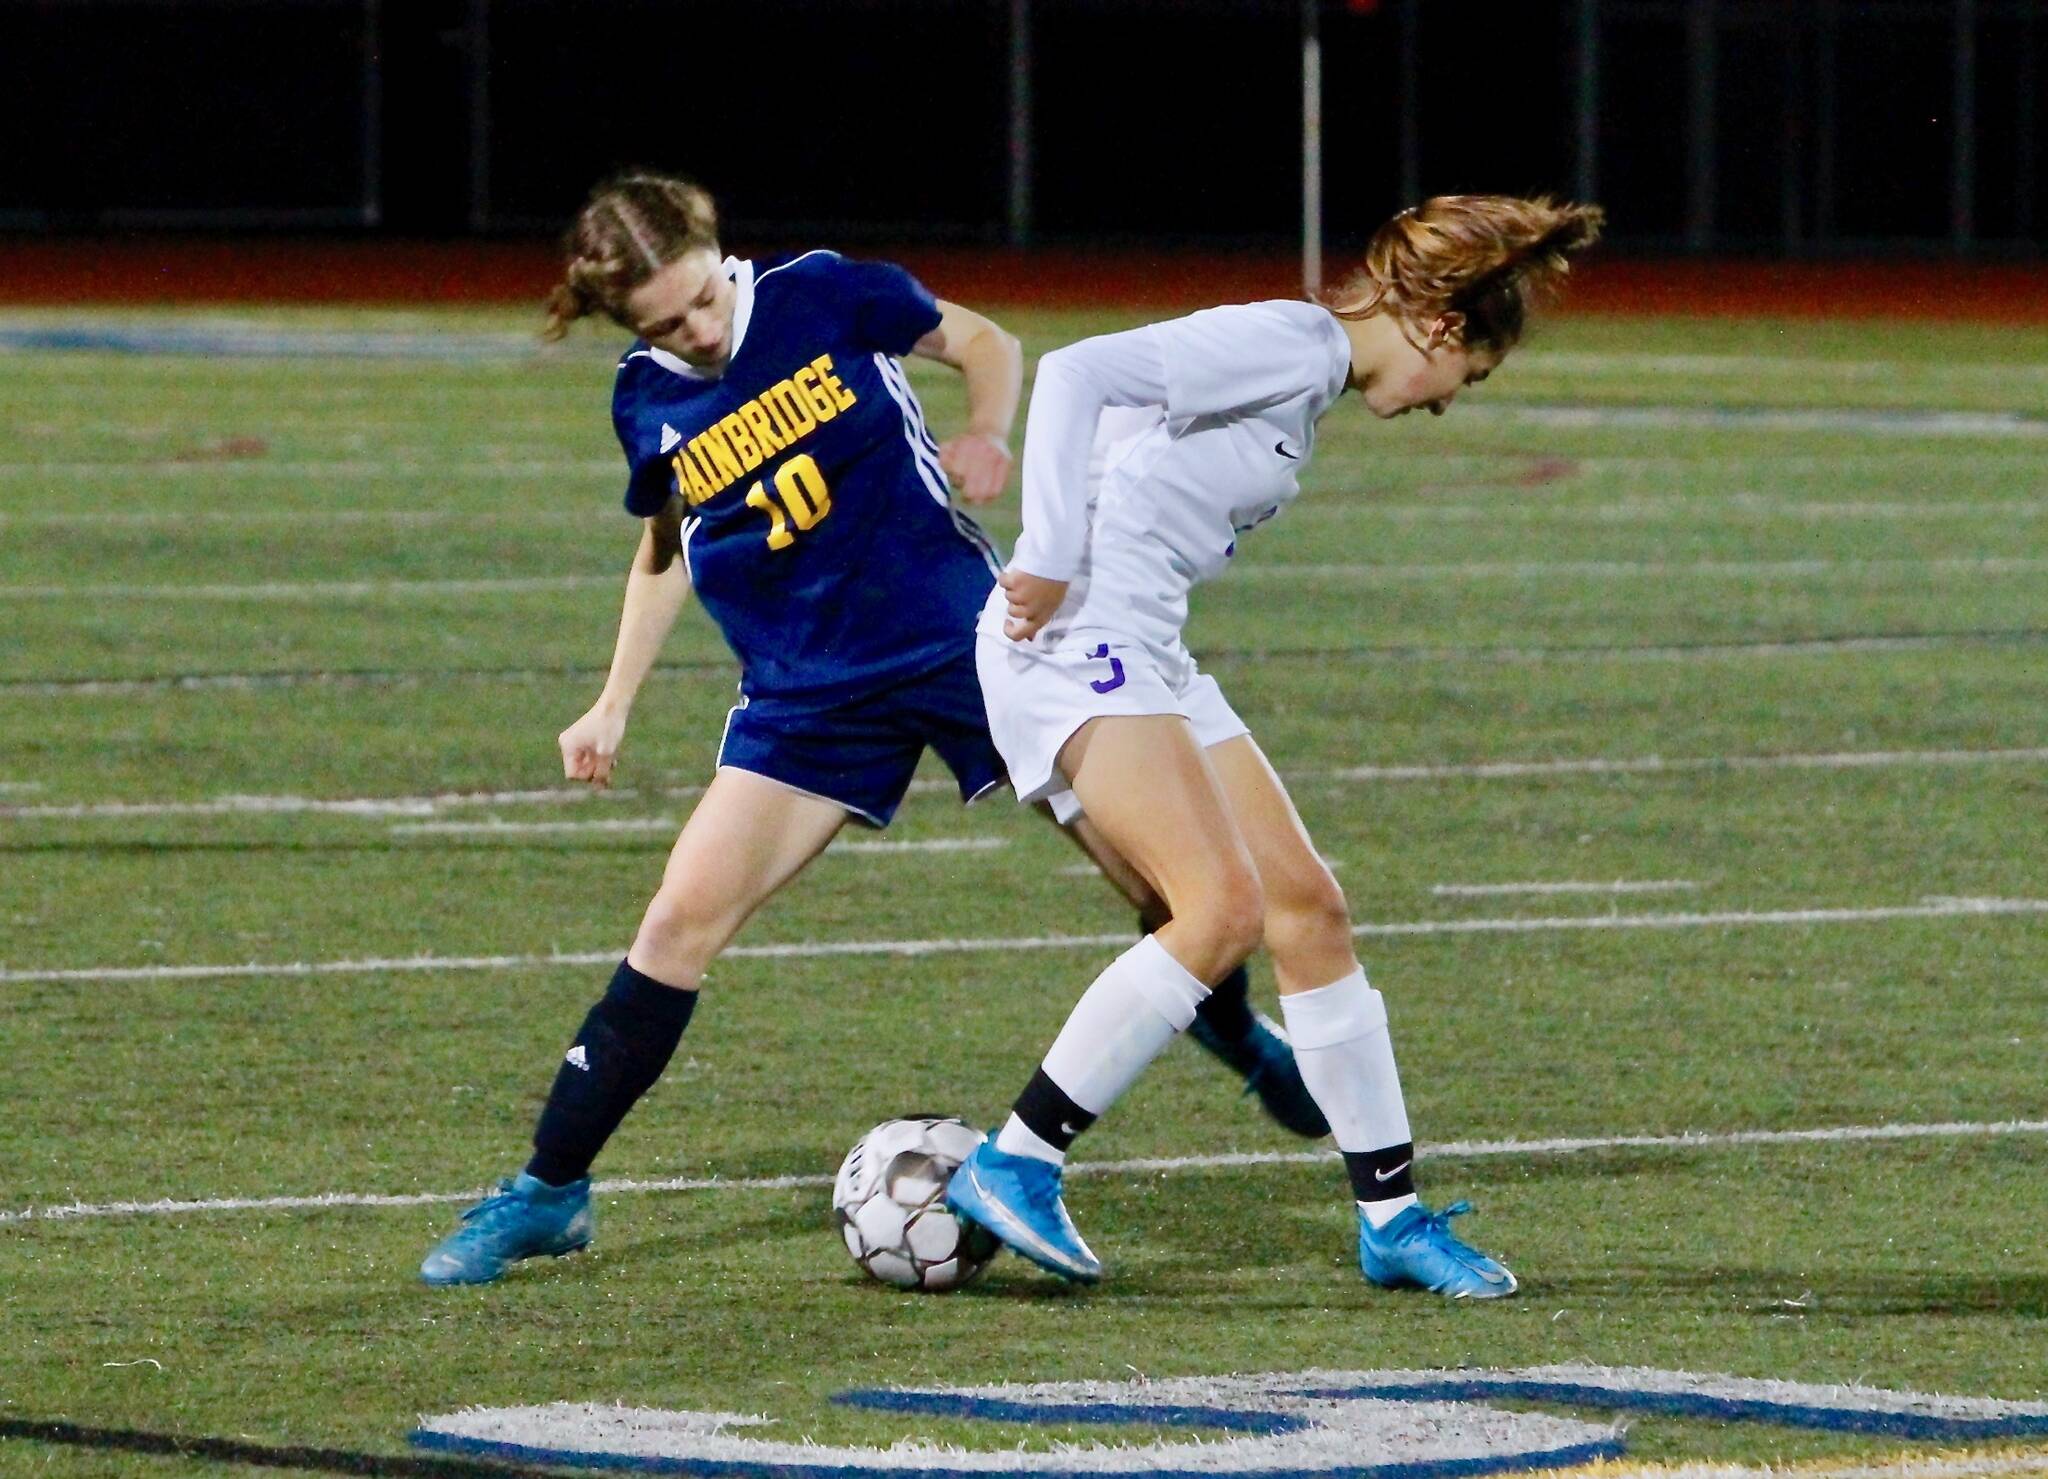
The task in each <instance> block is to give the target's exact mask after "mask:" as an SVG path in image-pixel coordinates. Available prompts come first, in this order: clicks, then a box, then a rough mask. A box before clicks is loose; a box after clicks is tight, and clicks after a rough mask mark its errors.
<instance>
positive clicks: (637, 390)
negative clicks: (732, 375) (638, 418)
mask: <svg viewBox="0 0 2048 1479" xmlns="http://www.w3.org/2000/svg"><path fill="white" fill-rule="evenodd" d="M717 384H718V381H717V378H716V377H715V376H710V375H705V374H703V373H702V372H700V371H698V370H697V369H695V368H694V367H692V366H691V365H689V364H688V363H686V362H685V361H683V360H682V359H679V358H678V357H677V356H675V355H673V354H670V353H669V352H668V351H667V350H665V349H656V348H655V347H654V346H653V345H651V344H649V343H647V342H646V341H645V340H643V339H635V340H634V341H633V346H632V348H630V349H628V350H627V351H626V352H625V353H624V354H622V355H621V356H619V368H618V373H617V374H616V375H615V376H614V378H613V380H612V406H613V408H614V409H618V408H620V407H623V406H625V405H628V404H630V403H632V402H635V401H640V400H645V399H648V398H650V397H659V398H660V399H662V400H664V401H669V402H674V401H679V400H689V399H691V398H693V397H695V396H699V395H704V394H707V393H708V392H710V391H711V390H712V388H713V387H715V386H716V385H717Z"/></svg>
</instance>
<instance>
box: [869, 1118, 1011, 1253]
mask: <svg viewBox="0 0 2048 1479" xmlns="http://www.w3.org/2000/svg"><path fill="white" fill-rule="evenodd" d="M980 1143H981V1132H980V1131H979V1130H976V1129H975V1128H973V1127H972V1126H971V1125H968V1124H965V1123H963V1122H962V1121H960V1120H957V1119H952V1118H947V1117H942V1116H938V1115H919V1116H917V1117H916V1118H914V1119H900V1120H885V1121H883V1122H882V1123H881V1124H879V1125H876V1126H875V1127H874V1128H873V1129H872V1130H870V1131H868V1132H867V1134H865V1135H863V1136H861V1138H860V1143H859V1144H858V1145H856V1146H854V1148H853V1149H852V1150H849V1151H848V1152H847V1153H846V1159H845V1160H844V1161H842V1162H841V1163H840V1166H839V1175H838V1177H837V1179H835V1180H834V1182H833V1183H832V1220H833V1221H835V1222H837V1223H838V1224H839V1233H840V1236H842V1237H843V1238H845V1239H846V1251H847V1252H849V1253H851V1254H852V1255H853V1261H854V1262H855V1263H857V1264H859V1265H860V1266H861V1268H862V1269H863V1270H865V1271H866V1272H867V1273H869V1274H871V1275H873V1276H874V1277H875V1278H877V1279H880V1280H881V1281H882V1282H883V1283H884V1284H894V1285H895V1286H896V1287H897V1288H899V1289H923V1290H926V1291H929V1292H933V1293H936V1292H937V1291H939V1290H941V1289H957V1288H959V1287H960V1286H961V1285H962V1284H965V1283H966V1282H968V1280H970V1279H972V1278H973V1277H974V1276H975V1275H976V1274H978V1273H980V1272H981V1271H982V1270H983V1269H984V1268H986V1267H988V1261H989V1260H990V1259H991V1258H994V1257H995V1256H996V1254H997V1252H998V1251H999V1250H1000V1249H1001V1247H1002V1244H1000V1243H999V1242H997V1241H996V1239H995V1237H994V1235H993V1234H991V1233H990V1232H989V1231H988V1230H987V1229H986V1228H983V1227H978V1226H976V1225H975V1224H974V1223H972V1222H967V1221H964V1220H963V1219H961V1218H959V1217H957V1216H955V1215H954V1213H953V1209H952V1208H950V1207H948V1206H947V1205H946V1183H947V1182H948V1181H950V1180H951V1179H952V1177H953V1173H954V1172H955V1171H957V1170H959V1169H960V1163H961V1162H962V1161H964V1160H966V1159H967V1157H968V1156H969V1154H971V1153H972V1152H973V1150H974V1147H975V1146H977V1145H979V1144H980Z"/></svg>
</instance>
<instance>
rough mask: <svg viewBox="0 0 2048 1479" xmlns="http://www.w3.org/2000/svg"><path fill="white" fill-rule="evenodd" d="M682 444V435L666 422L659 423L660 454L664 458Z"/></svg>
mask: <svg viewBox="0 0 2048 1479" xmlns="http://www.w3.org/2000/svg"><path fill="white" fill-rule="evenodd" d="M682 444H683V434H682V433H681V432H679V431H677V430H676V429H675V428H674V427H673V426H670V425H669V424H668V423H667V422H666V421H664V422H662V423H661V452H662V455H663V456H664V457H666V456H667V455H668V454H669V453H670V452H673V451H674V450H675V449H676V448H677V447H680V446H681V445H682Z"/></svg>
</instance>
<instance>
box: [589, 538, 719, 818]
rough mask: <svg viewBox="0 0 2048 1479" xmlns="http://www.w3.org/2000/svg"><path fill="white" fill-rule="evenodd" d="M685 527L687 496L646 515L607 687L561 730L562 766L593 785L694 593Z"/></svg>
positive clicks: (606, 775)
mask: <svg viewBox="0 0 2048 1479" xmlns="http://www.w3.org/2000/svg"><path fill="white" fill-rule="evenodd" d="M682 527H683V515H682V500H681V499H680V498H671V499H670V500H669V502H668V507H666V508H664V509H663V510H662V511H661V512H660V513H658V514H656V515H655V516H654V517H653V518H651V519H649V520H647V521H646V523H645V525H644V526H643V527H642V529H641V531H640V547H639V549H638V550H636V551H635V552H634V555H633V566H632V569H631V570H630V571H628V572H627V575H626V599H625V605H624V608H623V610H622V611H621V612H620V615H619V640H618V645H617V646H616V647H615V648H614V649H613V652H612V667H611V672H610V674H609V675H608V676H607V677H606V678H605V683H604V691H603V692H602V693H600V694H599V695H598V698H597V702H596V703H594V704H592V705H591V706H590V710H589V712H587V713H586V714H584V715H583V717H582V718H580V719H578V720H577V721H576V722H575V723H574V724H571V725H570V726H569V727H568V728H567V729H565V730H563V731H562V733H561V737H560V740H559V743H560V745H561V748H562V772H563V774H565V775H566V776H567V777H568V778H569V779H570V780H572V781H589V782H590V783H591V784H592V785H594V786H606V785H609V784H610V783H611V775H612V767H613V766H614V765H615V764H616V763H617V760H618V753H619V744H620V742H621V741H622V740H624V738H625V735H626V720H627V717H628V716H629V715H630V714H631V713H632V711H633V700H634V698H635V697H636V696H637V695H638V694H639V692H640V685H641V684H642V683H643V682H645V681H646V678H647V674H648V673H649V672H650V671H651V670H652V669H653V667H654V659H655V657H656V656H657V655H658V654H659V653H660V651H661V644H662V641H663V640H664V639H665V638H666V637H667V636H668V633H669V628H670V627H672V626H674V625H675V621H676V615H677V613H678V612H680V611H681V610H682V609H683V602H684V601H686V600H688V599H689V595H690V573H689V568H688V566H686V565H685V564H684V563H683V561H682V559H681V558H680V556H681V554H682V551H683V541H682Z"/></svg>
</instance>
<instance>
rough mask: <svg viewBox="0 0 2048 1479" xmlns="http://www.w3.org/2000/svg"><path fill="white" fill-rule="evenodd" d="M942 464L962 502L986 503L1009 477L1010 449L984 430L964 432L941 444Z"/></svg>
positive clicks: (1001, 489) (999, 491) (1000, 439)
mask: <svg viewBox="0 0 2048 1479" xmlns="http://www.w3.org/2000/svg"><path fill="white" fill-rule="evenodd" d="M939 466H940V467H942V468H944V469H945V470H946V476H947V478H948V479H950V480H951V481H952V484H953V486H954V487H955V488H958V489H959V490H960V501H961V502H962V503H987V502H988V501H989V500H990V499H992V498H994V497H996V495H998V494H999V493H1001V492H1002V491H1003V485H1004V484H1005V483H1007V482H1009V481H1010V449H1009V448H1008V447H1006V446H1004V445H1003V439H1002V438H1001V437H997V436H991V435H989V433H987V432H985V431H969V432H963V433H962V434H961V435H959V436H956V437H954V438H953V440H952V441H950V442H948V443H946V445H945V446H943V447H941V448H939Z"/></svg>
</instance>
